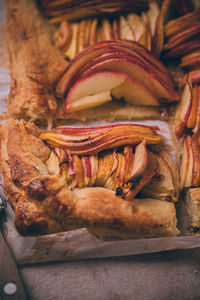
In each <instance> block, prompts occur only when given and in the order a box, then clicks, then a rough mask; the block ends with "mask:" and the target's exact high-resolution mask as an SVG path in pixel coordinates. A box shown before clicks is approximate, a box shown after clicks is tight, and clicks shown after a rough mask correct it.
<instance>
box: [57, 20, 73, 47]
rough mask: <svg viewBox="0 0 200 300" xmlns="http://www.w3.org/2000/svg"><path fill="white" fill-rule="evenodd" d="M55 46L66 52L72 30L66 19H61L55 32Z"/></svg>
mask: <svg viewBox="0 0 200 300" xmlns="http://www.w3.org/2000/svg"><path fill="white" fill-rule="evenodd" d="M56 37H57V42H56V47H57V48H59V49H61V51H63V52H66V51H67V49H68V47H69V45H70V43H71V39H72V30H71V27H70V25H69V23H68V22H67V21H65V20H64V21H62V22H61V24H60V26H59V29H58V33H57V36H56Z"/></svg>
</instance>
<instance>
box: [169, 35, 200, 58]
mask: <svg viewBox="0 0 200 300" xmlns="http://www.w3.org/2000/svg"><path fill="white" fill-rule="evenodd" d="M199 48H200V39H199V38H198V37H196V38H195V39H191V40H189V41H186V42H182V43H181V44H180V45H178V46H176V47H174V48H172V49H170V50H168V52H166V53H165V54H164V57H181V56H183V55H185V54H187V53H190V52H191V51H193V50H198V49H199Z"/></svg>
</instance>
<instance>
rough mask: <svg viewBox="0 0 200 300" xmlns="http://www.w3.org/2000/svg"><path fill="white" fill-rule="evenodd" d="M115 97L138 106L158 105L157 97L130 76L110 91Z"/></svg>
mask: <svg viewBox="0 0 200 300" xmlns="http://www.w3.org/2000/svg"><path fill="white" fill-rule="evenodd" d="M111 94H112V96H114V97H115V98H116V99H122V98H123V99H124V100H125V101H126V102H128V103H130V104H133V105H139V106H143V105H145V106H159V105H160V104H159V102H158V99H157V98H156V97H155V96H154V95H153V94H152V92H150V91H149V90H148V89H147V88H146V87H145V86H144V85H142V84H141V83H140V82H139V81H137V80H136V79H134V78H131V77H130V76H127V79H126V80H125V81H124V82H123V83H122V84H121V85H119V86H117V87H116V88H113V89H112V91H111Z"/></svg>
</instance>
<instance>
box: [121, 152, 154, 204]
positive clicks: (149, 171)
mask: <svg viewBox="0 0 200 300" xmlns="http://www.w3.org/2000/svg"><path fill="white" fill-rule="evenodd" d="M147 160H148V164H147V166H146V169H145V171H144V173H143V176H142V178H140V179H139V180H138V181H136V182H135V183H132V184H131V185H129V189H128V190H126V189H125V188H124V189H123V197H124V199H125V200H132V199H134V198H135V196H136V195H137V193H138V192H139V191H140V190H141V189H142V188H143V187H144V186H145V185H146V184H147V183H148V182H149V181H150V180H151V179H152V178H153V177H154V176H155V175H156V174H157V173H158V171H159V166H158V161H157V159H156V156H155V155H154V154H153V153H151V152H150V151H148V159H147Z"/></svg>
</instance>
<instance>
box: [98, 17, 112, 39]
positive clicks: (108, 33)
mask: <svg viewBox="0 0 200 300" xmlns="http://www.w3.org/2000/svg"><path fill="white" fill-rule="evenodd" d="M101 26H102V31H103V39H104V40H105V41H106V40H112V39H113V34H112V26H111V24H110V22H109V20H108V19H106V18H104V19H103V20H102V25H101Z"/></svg>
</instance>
